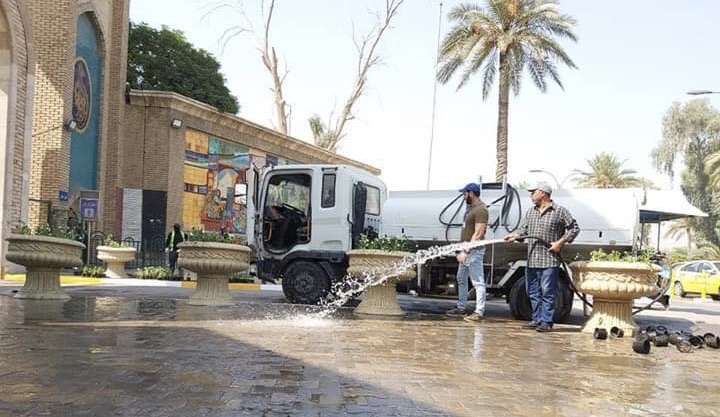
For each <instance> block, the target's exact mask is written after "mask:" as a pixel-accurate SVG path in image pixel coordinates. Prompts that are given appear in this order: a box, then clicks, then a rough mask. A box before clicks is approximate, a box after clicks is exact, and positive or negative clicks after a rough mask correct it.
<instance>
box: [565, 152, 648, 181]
mask: <svg viewBox="0 0 720 417" xmlns="http://www.w3.org/2000/svg"><path fill="white" fill-rule="evenodd" d="M585 161H587V163H588V165H589V166H590V171H579V173H580V175H581V176H582V178H580V179H578V180H577V181H576V183H577V186H578V187H584V188H629V187H641V186H643V184H644V180H643V179H641V178H638V177H635V176H633V175H632V174H634V173H635V170H633V169H622V166H623V165H624V164H625V162H626V160H622V161H621V160H620V159H618V157H617V155H615V154H613V153H608V152H601V153H599V154H597V155H595V156H593V157H592V159H586V160H585ZM645 181H647V180H645Z"/></svg>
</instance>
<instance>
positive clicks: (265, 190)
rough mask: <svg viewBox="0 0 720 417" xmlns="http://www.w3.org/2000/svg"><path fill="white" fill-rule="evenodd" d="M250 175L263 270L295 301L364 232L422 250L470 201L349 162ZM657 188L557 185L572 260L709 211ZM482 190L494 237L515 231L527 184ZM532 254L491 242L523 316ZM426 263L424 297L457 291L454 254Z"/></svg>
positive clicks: (491, 274)
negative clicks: (388, 179)
mask: <svg viewBox="0 0 720 417" xmlns="http://www.w3.org/2000/svg"><path fill="white" fill-rule="evenodd" d="M248 174H249V175H248V182H249V184H251V187H249V189H247V190H246V193H247V199H248V206H247V222H248V225H247V230H248V231H249V232H248V236H247V238H248V243H249V244H250V245H251V246H252V247H253V249H254V254H255V259H256V262H255V267H256V273H257V276H258V278H260V279H261V280H263V281H269V282H277V281H280V282H281V283H282V289H283V293H284V294H285V296H286V298H287V299H288V300H289V301H291V302H293V303H303V304H315V303H317V302H318V301H320V300H321V299H322V298H323V297H324V296H325V295H326V294H327V293H328V292H329V291H330V288H331V286H332V284H333V283H334V282H337V281H340V280H342V279H343V278H344V277H345V275H346V269H347V266H348V259H347V252H348V251H349V250H351V249H355V248H357V247H358V241H359V239H360V236H361V234H369V233H377V234H379V235H382V236H397V237H401V236H404V237H407V238H409V239H411V240H412V241H414V242H415V244H416V247H417V248H418V249H424V248H428V247H430V246H434V245H445V244H448V243H452V242H456V241H458V240H459V237H460V229H461V222H462V215H463V211H464V206H463V204H464V203H463V202H462V201H461V195H460V194H459V193H458V192H457V191H391V192H390V193H389V197H388V191H387V188H386V186H385V184H384V183H383V181H382V180H381V179H380V178H378V177H377V176H375V175H372V174H370V173H368V172H366V171H363V170H361V169H358V168H354V167H349V166H343V165H301V164H297V165H280V166H275V167H272V168H269V169H266V170H265V171H263V172H260V171H257V170H255V169H253V170H252V172H249V173H248ZM648 193H650V191H645V190H642V189H605V190H599V189H577V190H557V191H555V192H554V193H553V199H554V200H555V201H557V202H558V203H559V204H561V205H563V206H565V207H567V208H568V209H569V210H570V211H571V212H572V214H573V216H574V217H575V218H576V219H577V221H578V223H579V225H580V228H581V232H580V235H579V236H578V237H577V239H576V240H575V242H573V244H571V245H568V246H566V247H565V249H564V250H563V254H562V256H563V258H564V259H565V261H571V260H574V259H576V258H578V257H583V258H587V257H588V256H589V253H590V251H592V250H594V249H597V248H603V249H606V250H617V251H627V250H631V249H634V248H638V247H639V245H640V242H641V239H640V230H641V227H640V226H641V221H642V220H643V219H644V220H646V221H647V220H648V219H651V221H663V220H668V219H672V218H677V217H685V216H687V215H702V214H703V213H701V212H699V210H697V209H696V208H694V207H692V206H690V205H689V203H687V200H685V198H684V197H683V196H682V195H681V194H678V195H674V196H671V197H662V198H656V199H655V200H656V201H658V202H659V203H657V204H655V205H653V203H652V201H651V199H649V197H648V196H649V195H650V194H648ZM481 198H482V199H483V201H484V202H485V203H486V204H487V206H488V211H489V214H490V220H489V224H488V232H487V234H486V238H487V239H500V238H502V237H504V236H505V235H506V234H507V233H509V232H511V231H513V230H515V229H516V228H517V227H518V225H519V224H520V220H521V218H522V216H523V215H524V213H525V211H526V210H527V208H528V207H529V206H528V205H529V204H530V200H529V198H528V196H527V193H526V192H525V191H524V190H517V189H516V188H514V187H512V186H511V185H509V184H499V183H486V184H482V194H481ZM668 204H670V205H671V206H672V207H670V208H667V205H668ZM693 210H694V211H693ZM688 213H695V214H688ZM697 213H700V214H697ZM525 257H526V248H525V246H524V245H522V244H518V243H515V244H507V243H502V244H496V245H491V246H489V247H488V248H487V250H486V252H485V265H486V274H485V276H486V282H487V289H488V292H489V293H491V294H496V295H499V296H503V297H506V298H507V300H508V303H509V304H510V310H511V313H512V315H513V316H514V317H516V318H519V319H523V318H528V317H529V309H530V307H529V302H528V301H527V295H526V293H525V285H524V283H523V282H524V280H523V279H522V278H523V277H524V268H525ZM418 269H419V274H418V279H417V281H416V286H417V288H416V290H417V291H418V292H419V293H420V294H421V295H435V296H442V295H446V296H453V291H452V290H453V289H452V288H451V287H452V286H453V283H454V282H455V272H456V270H457V263H456V262H455V259H454V258H445V259H436V260H433V261H430V262H428V263H426V264H425V265H420V266H418ZM563 277H564V278H568V279H569V278H571V276H570V272H569V271H565V270H563ZM561 281H563V283H564V284H563V285H559V286H558V295H559V296H558V297H556V299H557V303H558V305H557V306H556V314H557V315H558V319H559V320H556V321H558V322H562V321H563V320H564V319H566V318H567V316H568V315H569V314H570V310H571V307H572V299H573V294H572V292H571V291H570V288H569V286H568V285H567V283H568V282H569V281H568V280H567V279H564V280H561Z"/></svg>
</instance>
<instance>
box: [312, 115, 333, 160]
mask: <svg viewBox="0 0 720 417" xmlns="http://www.w3.org/2000/svg"><path fill="white" fill-rule="evenodd" d="M308 124H310V131H311V132H312V135H313V143H314V144H315V145H316V146H319V147H321V148H325V149H328V150H330V151H333V152H334V151H335V145H336V144H337V141H335V140H334V137H333V134H332V132H329V131H328V129H327V126H326V125H325V123H323V121H322V120H320V116H318V115H314V116H312V117H311V118H309V119H308Z"/></svg>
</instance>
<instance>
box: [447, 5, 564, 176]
mask: <svg viewBox="0 0 720 417" xmlns="http://www.w3.org/2000/svg"><path fill="white" fill-rule="evenodd" d="M448 18H449V20H450V21H452V22H453V23H454V26H453V27H452V28H451V29H450V31H449V32H448V33H447V35H445V39H444V40H443V42H442V45H441V47H440V53H439V56H438V61H439V62H438V64H439V65H440V66H439V68H438V71H437V79H438V81H439V82H440V83H442V84H445V83H447V82H448V81H449V80H450V78H452V76H453V75H454V74H455V73H456V72H457V71H458V69H460V68H461V67H463V66H464V67H465V70H464V71H463V73H462V75H461V77H460V83H459V84H458V89H460V88H462V87H463V86H465V84H467V82H468V81H469V80H470V77H471V76H472V75H474V74H475V73H477V72H478V70H480V69H482V74H483V80H482V81H483V89H482V96H483V100H487V98H488V96H489V95H490V89H491V88H492V86H493V84H494V83H495V75H496V74H497V73H499V74H500V77H499V78H500V80H499V83H500V85H499V97H498V124H497V143H496V148H497V167H496V170H495V177H496V179H497V180H498V181H502V179H503V177H504V176H505V175H506V174H507V149H508V108H509V102H510V88H511V87H512V90H513V93H514V94H515V96H517V95H518V94H519V93H520V84H521V79H522V73H523V71H524V70H525V69H527V71H528V73H529V74H530V78H531V79H532V80H533V83H534V84H535V85H536V86H537V88H538V89H540V91H542V92H546V91H547V78H548V77H550V79H552V81H554V82H555V83H557V85H559V86H560V88H562V87H563V85H562V82H561V81H560V76H559V74H558V67H557V63H558V62H560V63H562V64H565V65H567V66H568V67H570V68H576V66H575V63H574V62H573V61H572V60H571V59H570V57H569V56H568V55H567V53H566V52H565V51H564V50H563V48H562V47H561V46H560V44H558V42H557V40H556V39H557V38H563V39H570V40H572V41H577V37H576V36H575V33H574V32H573V29H574V27H575V24H576V22H575V19H573V18H572V17H570V16H568V15H565V14H562V13H560V11H559V9H558V2H557V0H485V7H483V6H480V5H475V4H461V5H458V6H455V7H454V8H453V9H452V10H451V11H450V13H449V14H448Z"/></svg>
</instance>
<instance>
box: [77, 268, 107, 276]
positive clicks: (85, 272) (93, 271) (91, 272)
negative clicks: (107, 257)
mask: <svg viewBox="0 0 720 417" xmlns="http://www.w3.org/2000/svg"><path fill="white" fill-rule="evenodd" d="M80 275H82V276H84V277H93V278H102V277H104V276H105V268H103V267H102V266H99V265H83V267H82V272H81V273H80Z"/></svg>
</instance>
